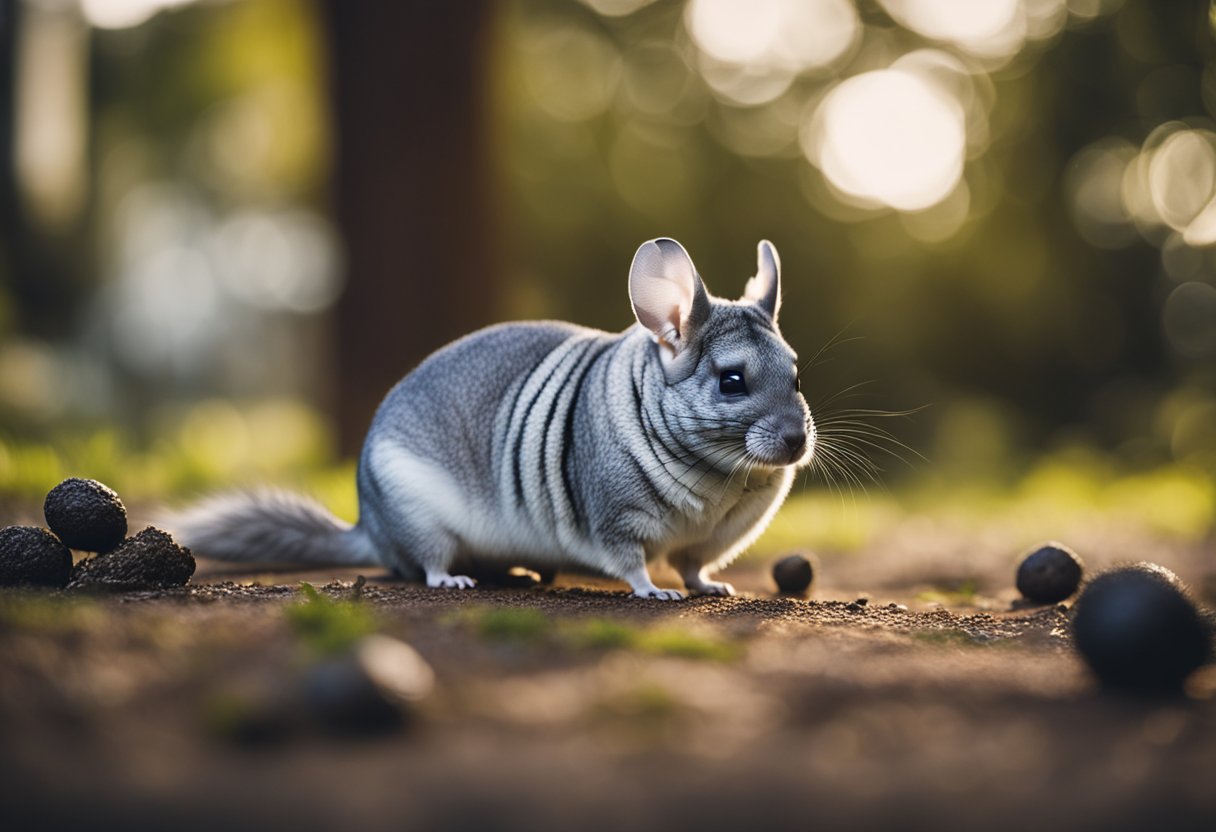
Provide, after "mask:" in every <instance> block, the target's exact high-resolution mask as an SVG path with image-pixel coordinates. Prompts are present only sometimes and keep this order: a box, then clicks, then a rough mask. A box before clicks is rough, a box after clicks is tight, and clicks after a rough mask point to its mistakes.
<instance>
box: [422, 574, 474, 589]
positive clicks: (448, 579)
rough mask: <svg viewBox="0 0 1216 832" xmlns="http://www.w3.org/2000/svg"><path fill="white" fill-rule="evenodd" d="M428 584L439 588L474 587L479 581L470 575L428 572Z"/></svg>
mask: <svg viewBox="0 0 1216 832" xmlns="http://www.w3.org/2000/svg"><path fill="white" fill-rule="evenodd" d="M426 585H427V586H429V587H435V588H438V589H472V588H473V587H475V586H477V581H475V580H473V579H472V578H470V577H469V576H468V575H449V574H448V573H447V572H428V573H427V575H426Z"/></svg>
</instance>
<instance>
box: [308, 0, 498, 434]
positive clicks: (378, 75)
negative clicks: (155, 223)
mask: <svg viewBox="0 0 1216 832" xmlns="http://www.w3.org/2000/svg"><path fill="white" fill-rule="evenodd" d="M324 9H325V17H326V22H327V24H328V27H327V28H328V38H329V48H330V96H331V114H332V125H333V139H334V143H335V153H334V176H333V195H334V205H335V211H336V216H337V220H338V223H339V226H340V230H341V232H342V235H343V238H344V242H345V246H346V267H347V272H346V273H347V279H348V283H347V286H346V290H345V292H344V293H343V295H342V297H341V299H340V300H339V302H338V306H337V310H336V326H337V366H336V375H337V379H336V384H335V385H334V387H333V390H334V393H333V395H334V396H335V402H334V406H333V410H334V414H335V416H336V420H337V425H338V432H339V442H340V447H341V451H342V453H343V454H344V455H348V454H352V453H356V452H357V451H358V448H359V446H360V443H361V442H362V439H363V436H364V434H365V433H366V431H367V427H368V423H369V422H370V419H371V416H372V414H373V412H374V411H375V408H376V406H377V405H378V404H379V402H380V400H381V399H382V398H383V396H384V394H385V393H386V392H387V391H388V389H389V388H390V387H391V386H392V385H393V384H394V383H395V382H396V381H397V380H398V379H399V378H400V377H401V376H402V375H404V374H405V373H406V372H407V371H409V370H410V369H411V368H412V367H414V366H415V365H416V364H417V363H418V362H419V361H420V360H421V359H422V358H424V357H425V356H426V355H427V354H428V353H430V352H432V351H433V350H435V349H436V348H437V347H439V346H441V345H443V344H444V343H446V342H448V341H450V340H452V339H453V338H455V337H457V336H459V335H461V334H463V333H466V332H469V331H471V330H472V329H475V328H477V327H479V326H483V325H484V324H486V323H489V322H490V321H491V320H492V319H493V317H494V310H495V309H496V307H497V304H496V297H495V294H496V289H497V283H498V282H497V280H496V277H497V276H496V274H495V271H494V266H495V265H496V260H495V257H494V248H495V246H494V243H493V240H494V235H493V233H492V227H491V223H492V220H491V216H492V212H491V210H490V205H489V201H490V200H489V194H490V160H489V147H488V141H487V138H488V136H487V134H488V130H487V107H486V88H487V67H488V63H489V46H490V34H491V32H490V29H491V23H492V20H493V14H492V9H493V5H492V2H491V1H490V0H459V2H452V0H393V2H388V3H364V2H351V0H325V4H324Z"/></svg>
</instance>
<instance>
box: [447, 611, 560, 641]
mask: <svg viewBox="0 0 1216 832" xmlns="http://www.w3.org/2000/svg"><path fill="white" fill-rule="evenodd" d="M464 617H465V618H466V620H468V621H469V622H470V623H471V624H472V625H473V627H474V629H476V631H477V633H478V635H480V636H482V637H483V638H488V639H491V640H493V641H536V640H538V639H540V638H541V637H542V636H544V635H545V633H547V632H549V630H550V629H551V625H550V621H549V618H548V617H547V616H546V615H545V614H544V613H542V612H541V611H540V610H536V609H532V608H531V607H490V608H482V609H474V610H469V611H468V612H467V613H466V614H465V616H464Z"/></svg>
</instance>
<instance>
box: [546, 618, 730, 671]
mask: <svg viewBox="0 0 1216 832" xmlns="http://www.w3.org/2000/svg"><path fill="white" fill-rule="evenodd" d="M565 636H566V640H567V642H568V643H570V644H573V645H574V646H576V647H581V648H586V649H593V650H596V649H598V650H633V651H636V652H639V653H649V654H651V655H656V656H679V657H681V658H686V659H705V660H708V661H730V660H732V659H735V658H737V657H738V656H739V654H740V653H741V652H742V651H741V649H740V647H739V645H737V644H733V643H731V642H729V641H726V640H724V639H721V638H717V637H714V636H707V635H700V634H698V633H692V632H689V631H687V630H682V629H679V628H676V627H660V628H657V629H645V628H642V627H637V626H634V625H631V624H627V623H625V622H621V621H612V620H610V619H604V618H592V619H588V620H586V621H577V622H571V623H570V624H569V625H568V626H567V627H566V630H565Z"/></svg>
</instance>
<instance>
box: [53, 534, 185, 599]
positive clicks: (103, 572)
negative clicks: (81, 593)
mask: <svg viewBox="0 0 1216 832" xmlns="http://www.w3.org/2000/svg"><path fill="white" fill-rule="evenodd" d="M193 574H194V555H192V554H191V553H190V550H189V549H186V548H184V547H182V546H178V545H177V544H176V543H174V542H173V538H172V537H170V536H169V535H168V534H166V533H165V532H163V531H161V530H160V529H156V528H153V527H152V526H149V527H148V528H146V529H144V530H143V531H142V532H140V533H139V534H137V535H135V536H134V537H131V538H128V539H127V540H125V541H123V544H122V545H121V546H119V547H118V548H117V549H114V550H113V551H110V552H106V553H105V554H101V555H97V556H96V557H92V558H88V559H87V560H82V561H81V562H80V563H78V564H76V568H75V569H73V570H72V583H71V586H72V588H73V589H90V590H92V589H100V590H111V591H114V592H125V591H131V590H139V589H169V588H171V587H175V586H184V585H185V583H186V582H187V581H189V580H190V576H191V575H193Z"/></svg>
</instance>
